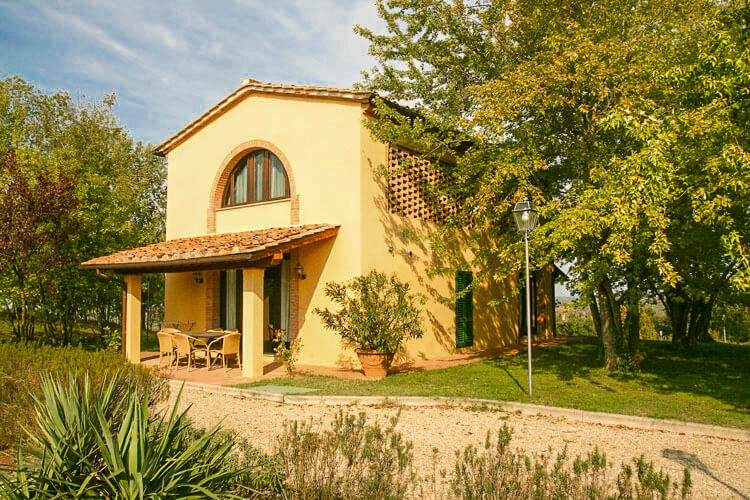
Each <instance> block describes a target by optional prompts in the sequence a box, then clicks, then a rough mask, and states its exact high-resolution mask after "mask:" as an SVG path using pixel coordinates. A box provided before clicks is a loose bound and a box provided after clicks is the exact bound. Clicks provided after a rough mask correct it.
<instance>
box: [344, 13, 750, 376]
mask: <svg viewBox="0 0 750 500" xmlns="http://www.w3.org/2000/svg"><path fill="white" fill-rule="evenodd" d="M378 9H379V13H380V16H381V17H382V18H383V19H384V20H385V21H386V25H387V33H385V34H376V33H374V32H372V31H370V30H368V29H367V28H365V27H357V28H356V30H357V31H358V32H359V33H360V34H361V35H362V36H364V37H365V38H366V39H368V40H369V41H370V43H371V45H370V53H371V54H372V55H373V56H375V57H376V59H377V61H378V65H377V66H376V67H375V68H373V70H372V71H370V72H368V73H365V74H364V83H363V86H365V87H366V88H369V89H371V90H373V91H376V92H378V93H379V94H380V95H382V96H384V97H386V98H387V99H388V101H385V100H383V101H381V102H379V104H378V105H377V109H376V114H377V116H378V118H379V119H378V120H376V121H374V122H372V123H371V125H370V126H371V129H372V131H373V132H374V133H375V135H376V136H378V137H379V138H381V139H382V140H385V141H391V142H396V141H399V140H409V141H410V142H411V143H412V144H414V145H416V146H417V147H418V148H419V149H420V150H421V151H422V152H423V154H425V155H426V156H430V157H432V158H435V159H437V158H439V157H440V156H441V155H444V154H446V153H449V152H453V153H456V152H458V154H456V155H455V156H456V157H457V160H456V164H455V166H447V167H446V166H445V165H446V164H445V163H436V165H438V166H439V168H443V169H445V170H446V174H447V175H448V176H449V178H450V181H451V182H449V183H446V184H445V186H443V190H444V192H443V193H442V194H451V195H453V196H454V197H455V196H458V197H460V199H461V201H462V203H461V214H460V217H457V218H456V219H455V220H453V223H454V224H455V225H460V226H462V227H470V228H471V230H472V231H475V232H477V233H483V234H490V235H491V236H493V237H494V238H495V239H496V240H497V241H503V242H511V241H513V240H512V239H509V235H508V232H509V231H512V230H513V227H512V222H511V219H510V210H511V208H512V206H513V204H514V203H515V202H516V201H519V200H520V199H522V198H524V197H530V198H532V199H533V201H534V202H535V203H536V204H537V205H538V206H539V207H540V222H541V225H540V226H539V228H538V229H537V231H536V233H535V234H534V236H533V253H534V260H535V262H536V263H537V265H541V264H543V263H545V262H549V261H550V260H562V261H566V262H570V263H572V264H573V267H572V270H571V273H570V274H571V278H572V280H571V286H573V287H575V288H577V289H578V291H579V292H580V293H581V294H582V296H583V297H585V298H586V299H587V300H588V302H589V303H590V305H591V309H592V313H593V317H594V320H595V326H596V328H597V331H598V332H599V333H600V335H601V337H602V340H603V346H604V352H605V358H606V362H607V365H608V366H609V367H611V368H614V367H616V366H618V364H620V363H621V362H622V361H628V360H632V359H633V357H634V356H635V355H636V354H637V350H638V339H639V318H640V303H641V300H642V299H643V297H644V296H646V295H648V294H652V293H657V294H658V295H659V296H661V297H662V298H663V300H664V302H665V304H666V305H667V308H668V309H669V310H670V315H671V317H672V319H673V327H674V329H675V332H674V338H675V343H676V344H678V345H688V342H687V340H686V339H687V338H688V334H687V333H686V330H687V329H688V326H689V325H691V324H693V325H694V326H695V330H696V331H697V330H699V329H700V328H701V326H702V325H703V326H707V324H708V323H707V322H705V319H701V314H703V315H704V316H705V314H704V313H702V312H701V311H706V310H707V311H708V316H710V307H709V306H708V305H709V304H710V302H711V300H714V298H715V297H717V296H718V295H720V294H722V293H730V288H729V284H730V283H731V285H732V286H733V289H732V290H734V291H735V292H736V291H741V290H747V288H748V286H750V280H749V279H748V278H749V276H748V256H747V241H748V206H747V200H748V198H749V197H748V190H750V168H749V167H750V156H748V144H749V142H748V120H747V118H748V112H747V110H748V98H749V95H748V89H749V88H750V85H748V83H750V82H749V81H748V75H750V71H749V67H750V65H749V64H748V48H747V36H746V35H747V22H748V18H747V16H748V13H747V9H746V8H745V7H744V4H742V3H740V2H734V1H729V2H712V1H709V0H697V1H696V0H667V1H662V0H660V1H648V0H603V1H596V2H592V1H575V0H574V1H564V0H542V1H538V0H487V1H475V2H470V1H460V0H455V1H452V2H446V1H441V0H389V1H385V0H379V1H378ZM389 101H400V102H402V103H404V104H407V105H409V106H410V107H411V108H412V109H413V110H414V111H415V113H403V111H402V110H400V109H398V107H396V106H393V105H391V104H390V102H389ZM467 222H471V224H469V225H467ZM515 241H516V242H518V241H519V240H518V238H517V237H515ZM520 254H521V249H520V248H519V244H518V243H516V244H510V243H509V244H505V243H503V244H498V245H497V246H496V248H494V249H493V252H492V255H491V257H492V258H493V261H494V262H499V264H496V269H495V274H496V275H497V276H503V275H505V274H507V273H508V272H510V271H513V270H514V269H517V268H518V265H519V261H520V259H519V258H518V256H519V255H520ZM478 255H479V256H480V258H483V256H485V255H486V253H485V254H483V253H482V252H479V253H478ZM709 282H710V283H709ZM693 306H696V307H695V308H693ZM673 312H674V314H672V313H673Z"/></svg>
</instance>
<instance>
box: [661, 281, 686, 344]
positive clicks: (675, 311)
mask: <svg viewBox="0 0 750 500" xmlns="http://www.w3.org/2000/svg"><path fill="white" fill-rule="evenodd" d="M665 298H666V301H667V304H669V308H668V312H669V321H670V323H671V324H672V347H674V348H675V349H680V350H683V349H687V348H688V338H687V323H688V322H687V320H688V314H689V307H688V304H687V299H686V298H685V297H683V296H682V294H681V293H680V291H679V289H678V288H671V289H669V290H667V291H666V292H665Z"/></svg>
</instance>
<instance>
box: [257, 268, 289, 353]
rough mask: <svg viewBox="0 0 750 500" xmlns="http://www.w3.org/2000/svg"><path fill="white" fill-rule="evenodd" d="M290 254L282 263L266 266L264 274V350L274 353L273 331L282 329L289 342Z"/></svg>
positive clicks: (285, 338) (283, 335) (283, 336)
mask: <svg viewBox="0 0 750 500" xmlns="http://www.w3.org/2000/svg"><path fill="white" fill-rule="evenodd" d="M289 263H290V258H289V255H284V258H283V259H282V261H281V263H279V264H278V265H275V266H273V267H268V268H266V270H265V272H264V274H263V304H264V305H263V309H264V317H265V318H264V319H266V321H265V331H264V332H263V351H264V352H267V353H273V350H274V348H275V347H276V342H275V340H274V338H273V332H274V331H276V330H281V332H282V338H283V339H284V342H286V343H287V344H288V343H289V340H290V339H289V267H290V266H289Z"/></svg>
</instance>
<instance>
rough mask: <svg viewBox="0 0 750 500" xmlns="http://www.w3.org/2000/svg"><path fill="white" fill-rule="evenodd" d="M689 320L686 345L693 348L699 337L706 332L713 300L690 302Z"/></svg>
mask: <svg viewBox="0 0 750 500" xmlns="http://www.w3.org/2000/svg"><path fill="white" fill-rule="evenodd" d="M690 305H691V306H692V307H691V308H690V322H689V326H688V330H687V345H688V347H689V348H690V349H695V348H696V346H697V345H698V340H699V337H700V336H702V335H704V334H707V332H708V324H709V322H710V321H711V310H712V308H713V302H712V301H711V300H709V301H707V302H705V301H702V300H701V301H694V302H692V303H691V304H690Z"/></svg>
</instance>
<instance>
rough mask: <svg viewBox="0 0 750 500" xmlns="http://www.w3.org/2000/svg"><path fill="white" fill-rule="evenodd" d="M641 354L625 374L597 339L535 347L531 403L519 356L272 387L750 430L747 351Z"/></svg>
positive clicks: (655, 350)
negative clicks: (461, 400)
mask: <svg viewBox="0 0 750 500" xmlns="http://www.w3.org/2000/svg"><path fill="white" fill-rule="evenodd" d="M643 353H644V354H645V360H644V362H643V364H642V366H641V372H640V373H639V374H638V375H636V376H630V375H624V374H620V373H610V372H608V371H607V370H606V369H604V368H603V367H602V362H601V359H600V353H599V346H598V345H597V343H596V339H594V338H592V339H585V340H583V341H582V342H576V343H570V344H562V345H557V346H551V347H546V348H544V349H538V350H536V351H535V352H534V397H533V398H529V396H528V395H527V393H526V389H527V378H528V375H527V373H528V372H527V368H526V355H525V354H524V353H521V354H518V355H514V356H503V357H500V358H497V359H491V360H486V361H479V362H476V363H472V364H470V365H463V366H456V367H452V368H446V369H442V370H431V371H426V372H414V373H406V374H397V375H391V376H388V377H386V378H385V379H383V380H379V381H364V380H350V379H341V378H336V377H323V376H313V375H297V376H295V377H294V378H292V379H289V378H286V377H284V378H279V379H275V380H274V382H273V383H274V384H284V385H295V386H300V387H310V388H315V389H318V391H317V392H316V394H321V395H331V394H341V395H357V396H358V395H390V396H447V397H467V398H482V399H496V400H506V401H522V402H531V403H536V404H543V405H551V406H563V407H570V408H579V409H584V410H593V411H603V412H610V413H623V414H629V415H639V416H646V417H654V418H670V419H676V420H683V421H692V422H701V423H707V424H716V425H730V426H736V427H746V428H750V347H749V346H742V345H731V344H730V345H727V344H702V345H700V346H699V347H698V349H697V350H696V351H695V352H689V353H679V352H675V351H674V350H673V349H672V347H671V344H670V343H669V342H647V341H644V342H643ZM267 383H268V382H267V381H265V382H258V383H254V384H245V385H242V387H253V386H257V385H262V384H267Z"/></svg>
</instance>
